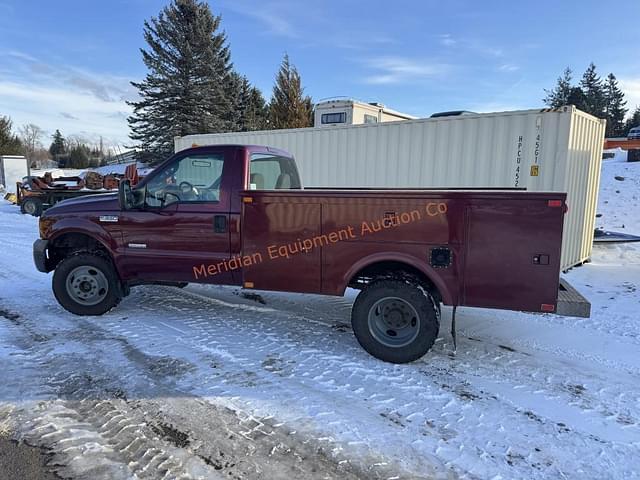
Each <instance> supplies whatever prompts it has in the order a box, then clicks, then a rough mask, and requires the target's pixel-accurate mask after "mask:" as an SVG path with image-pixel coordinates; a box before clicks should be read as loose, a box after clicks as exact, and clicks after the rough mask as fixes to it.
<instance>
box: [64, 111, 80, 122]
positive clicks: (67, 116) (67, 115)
mask: <svg viewBox="0 0 640 480" xmlns="http://www.w3.org/2000/svg"><path fill="white" fill-rule="evenodd" d="M60 115H62V116H63V117H64V118H68V119H69V120H80V119H79V118H78V117H76V116H75V115H71V114H70V113H68V112H60Z"/></svg>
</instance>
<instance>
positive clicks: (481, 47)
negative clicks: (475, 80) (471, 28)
mask: <svg viewBox="0 0 640 480" xmlns="http://www.w3.org/2000/svg"><path fill="white" fill-rule="evenodd" d="M437 38H438V42H439V43H440V45H442V46H444V47H447V48H450V49H453V48H457V49H461V50H468V51H470V52H474V53H478V54H480V55H483V56H486V57H495V58H501V57H503V56H504V50H503V49H502V48H500V47H496V46H494V45H489V44H487V43H485V42H484V41H483V40H479V39H474V38H463V37H460V38H456V37H454V36H453V35H451V34H450V33H445V34H442V35H438V36H437Z"/></svg>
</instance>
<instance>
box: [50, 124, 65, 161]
mask: <svg viewBox="0 0 640 480" xmlns="http://www.w3.org/2000/svg"><path fill="white" fill-rule="evenodd" d="M52 138H53V142H52V143H51V146H50V147H49V153H50V154H51V156H52V157H53V158H54V159H56V158H57V157H58V156H60V155H64V154H65V153H67V147H66V145H65V141H64V137H63V136H62V134H61V133H60V130H57V129H56V131H55V133H54V134H53V136H52Z"/></svg>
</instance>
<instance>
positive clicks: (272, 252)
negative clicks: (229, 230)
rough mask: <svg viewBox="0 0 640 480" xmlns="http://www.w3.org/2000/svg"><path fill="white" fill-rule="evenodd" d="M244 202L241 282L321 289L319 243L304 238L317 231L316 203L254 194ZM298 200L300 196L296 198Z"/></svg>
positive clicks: (267, 286) (297, 289)
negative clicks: (311, 245)
mask: <svg viewBox="0 0 640 480" xmlns="http://www.w3.org/2000/svg"><path fill="white" fill-rule="evenodd" d="M247 198H251V200H252V201H251V203H246V202H245V203H244V204H243V215H242V224H241V229H242V258H241V259H240V261H241V263H242V266H243V268H242V276H243V285H244V286H245V287H247V288H255V289H259V290H280V291H289V292H307V293H319V292H320V279H321V272H320V253H321V252H320V247H319V246H318V248H310V249H309V248H307V249H305V248H304V247H305V244H306V245H309V242H308V241H307V242H305V241H304V240H305V239H311V240H312V239H313V237H315V236H317V235H320V233H321V232H320V220H321V217H320V211H321V206H320V204H318V203H293V202H290V201H283V200H290V199H286V198H273V197H271V198H270V197H268V196H265V197H260V196H256V195H253V196H251V197H247ZM297 201H300V200H297Z"/></svg>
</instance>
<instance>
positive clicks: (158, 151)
mask: <svg viewBox="0 0 640 480" xmlns="http://www.w3.org/2000/svg"><path fill="white" fill-rule="evenodd" d="M219 26H220V17H219V16H214V15H213V14H212V13H211V10H210V8H209V5H208V4H207V3H205V2H203V1H198V0H172V2H171V3H170V4H169V5H168V6H167V7H165V8H164V9H163V10H162V11H161V12H160V14H159V15H158V17H157V18H154V17H152V18H151V20H150V21H145V22H144V39H145V41H146V42H147V44H148V49H147V50H145V49H141V52H142V60H143V62H144V64H145V65H146V66H147V68H148V70H149V71H148V73H147V75H146V76H145V78H144V80H143V81H141V82H139V83H138V82H132V85H133V86H134V87H136V88H137V89H138V92H139V95H140V97H141V100H140V101H138V102H130V105H131V106H132V107H133V115H132V116H131V117H129V119H128V121H129V126H130V128H131V132H132V133H131V135H130V137H131V138H132V139H133V140H136V141H139V142H140V143H141V147H142V149H143V150H145V151H146V153H148V156H147V158H149V160H151V161H159V160H161V159H163V158H165V157H166V156H168V155H170V154H171V153H172V152H173V138H174V137H175V136H182V135H189V134H194V133H210V132H221V131H226V130H228V127H229V120H228V118H226V117H228V112H229V109H230V102H229V99H228V98H227V95H228V89H229V85H228V82H229V81H230V80H229V79H230V74H231V67H232V65H231V61H230V54H229V49H228V46H227V39H226V36H225V34H224V33H221V32H218V28H219Z"/></svg>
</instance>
